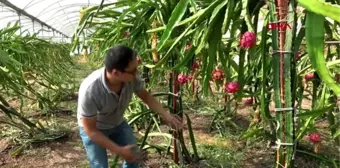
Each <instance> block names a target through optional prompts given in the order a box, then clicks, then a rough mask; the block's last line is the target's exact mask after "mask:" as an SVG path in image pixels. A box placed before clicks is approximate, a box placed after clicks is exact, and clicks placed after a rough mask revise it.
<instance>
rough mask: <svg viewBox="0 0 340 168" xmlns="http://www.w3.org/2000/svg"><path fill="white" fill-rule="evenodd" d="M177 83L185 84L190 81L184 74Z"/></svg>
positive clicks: (179, 75) (179, 76) (180, 75)
mask: <svg viewBox="0 0 340 168" xmlns="http://www.w3.org/2000/svg"><path fill="white" fill-rule="evenodd" d="M177 81H178V82H179V83H181V84H185V83H186V82H187V81H188V78H187V76H186V75H184V74H178V76H177Z"/></svg>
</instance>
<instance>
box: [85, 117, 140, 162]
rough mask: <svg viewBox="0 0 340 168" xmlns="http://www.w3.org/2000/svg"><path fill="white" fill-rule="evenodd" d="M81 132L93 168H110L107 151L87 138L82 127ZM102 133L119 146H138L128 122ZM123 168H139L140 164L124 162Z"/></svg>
mask: <svg viewBox="0 0 340 168" xmlns="http://www.w3.org/2000/svg"><path fill="white" fill-rule="evenodd" d="M79 131H80V137H81V140H82V141H83V145H84V147H85V151H86V154H87V159H88V161H89V162H90V165H91V168H108V158H107V153H106V149H105V148H102V147H101V146H99V145H97V144H95V143H94V142H93V141H92V140H91V139H90V137H88V136H87V134H86V133H85V131H84V129H83V128H82V127H79ZM100 131H101V132H102V133H103V134H104V135H106V136H107V137H108V138H109V139H110V140H112V141H113V142H115V143H116V144H117V145H120V146H125V145H132V144H136V138H135V136H134V135H133V132H132V128H131V127H130V126H129V124H128V123H127V122H126V121H124V122H123V123H121V124H120V125H119V126H117V127H115V128H112V129H108V130H100ZM123 168H138V164H137V163H127V162H126V161H124V162H123Z"/></svg>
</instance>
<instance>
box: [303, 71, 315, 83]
mask: <svg viewBox="0 0 340 168" xmlns="http://www.w3.org/2000/svg"><path fill="white" fill-rule="evenodd" d="M313 78H314V73H309V74H307V75H305V79H306V81H311V80H313Z"/></svg>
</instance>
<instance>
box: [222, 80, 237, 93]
mask: <svg viewBox="0 0 340 168" xmlns="http://www.w3.org/2000/svg"><path fill="white" fill-rule="evenodd" d="M239 89H240V84H239V83H238V82H235V81H233V82H229V83H227V84H225V85H224V91H225V92H227V93H236V92H237V91H238V90H239Z"/></svg>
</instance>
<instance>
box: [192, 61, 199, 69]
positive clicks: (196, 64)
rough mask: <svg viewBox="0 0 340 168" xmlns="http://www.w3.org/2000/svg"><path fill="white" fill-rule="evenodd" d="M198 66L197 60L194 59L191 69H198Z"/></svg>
mask: <svg viewBox="0 0 340 168" xmlns="http://www.w3.org/2000/svg"><path fill="white" fill-rule="evenodd" d="M198 67H199V65H198V62H197V61H195V62H194V63H193V64H192V69H193V70H196V69H198Z"/></svg>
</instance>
